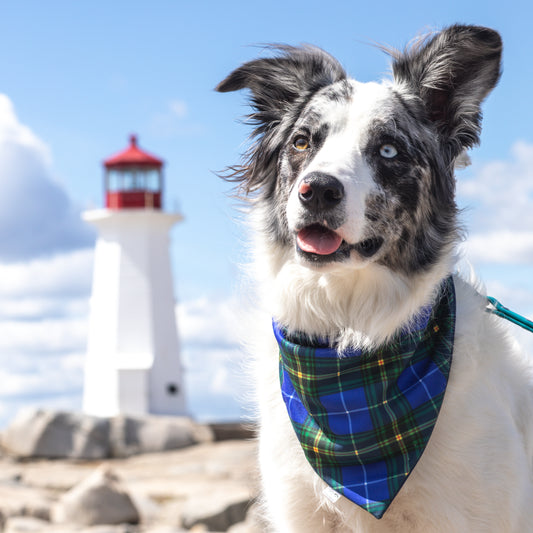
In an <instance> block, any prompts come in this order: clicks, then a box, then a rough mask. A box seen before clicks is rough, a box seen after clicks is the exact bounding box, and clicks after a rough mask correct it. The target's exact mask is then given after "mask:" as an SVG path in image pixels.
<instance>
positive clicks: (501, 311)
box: [487, 296, 533, 333]
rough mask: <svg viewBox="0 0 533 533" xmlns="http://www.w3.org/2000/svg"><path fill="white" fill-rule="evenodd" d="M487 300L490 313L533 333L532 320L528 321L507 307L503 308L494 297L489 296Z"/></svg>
mask: <svg viewBox="0 0 533 533" xmlns="http://www.w3.org/2000/svg"><path fill="white" fill-rule="evenodd" d="M487 300H488V302H489V303H488V305H487V311H488V312H489V313H492V314H494V315H496V316H499V317H501V318H505V320H508V321H509V322H512V323H513V324H516V325H517V326H520V327H521V328H524V329H526V330H527V331H529V332H531V333H533V322H532V321H531V320H528V319H527V318H525V317H523V316H522V315H519V314H518V313H515V312H514V311H511V310H510V309H507V307H505V306H503V305H502V304H501V303H500V302H499V301H498V300H496V298H493V297H492V296H487Z"/></svg>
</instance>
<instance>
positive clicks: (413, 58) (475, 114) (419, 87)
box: [392, 25, 502, 158]
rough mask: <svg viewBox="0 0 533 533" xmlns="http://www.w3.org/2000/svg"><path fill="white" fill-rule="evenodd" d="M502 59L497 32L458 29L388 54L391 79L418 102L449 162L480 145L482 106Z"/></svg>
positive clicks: (498, 75)
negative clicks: (439, 138)
mask: <svg viewBox="0 0 533 533" xmlns="http://www.w3.org/2000/svg"><path fill="white" fill-rule="evenodd" d="M501 55H502V41H501V38H500V35H499V34H498V33H497V32H496V31H494V30H491V29H489V28H483V27H478V26H460V25H455V26H450V27H449V28H446V29H444V30H443V31H441V32H440V33H438V34H436V35H434V36H432V37H430V38H429V39H425V40H422V41H421V42H419V43H417V44H415V45H413V46H411V48H409V49H407V50H406V51H405V52H403V53H393V56H394V62H393V65H392V67H393V74H394V78H395V81H396V82H397V83H400V84H407V85H408V86H409V89H410V90H411V91H414V92H415V93H416V94H418V95H419V96H420V97H421V98H422V100H423V102H424V105H425V106H426V110H427V113H428V116H429V118H430V120H431V121H433V122H434V123H435V125H436V127H437V130H438V132H439V134H440V135H441V136H442V141H443V142H444V143H445V144H446V145H447V147H448V149H449V150H450V156H451V157H452V158H455V157H456V156H457V155H458V154H459V153H461V152H462V151H463V150H464V149H465V148H470V147H472V146H473V145H475V144H477V143H478V142H479V134H480V132H481V102H482V101H483V100H484V98H485V97H486V96H487V95H488V94H489V92H490V91H491V90H492V89H493V88H494V87H495V85H496V84H497V83H498V80H499V77H500V72H501V71H500V68H501V67H500V64H501Z"/></svg>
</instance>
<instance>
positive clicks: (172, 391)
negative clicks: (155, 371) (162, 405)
mask: <svg viewBox="0 0 533 533" xmlns="http://www.w3.org/2000/svg"><path fill="white" fill-rule="evenodd" d="M178 390H179V389H178V386H177V385H176V384H175V383H169V384H168V385H167V393H168V394H169V395H170V396H175V395H176V394H178Z"/></svg>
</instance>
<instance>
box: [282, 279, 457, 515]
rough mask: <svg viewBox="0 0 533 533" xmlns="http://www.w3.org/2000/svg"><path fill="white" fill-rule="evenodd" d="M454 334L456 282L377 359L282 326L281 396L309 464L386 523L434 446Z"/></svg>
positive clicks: (382, 349) (446, 284) (381, 350)
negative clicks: (293, 333)
mask: <svg viewBox="0 0 533 533" xmlns="http://www.w3.org/2000/svg"><path fill="white" fill-rule="evenodd" d="M454 331H455V291H454V285H453V280H452V278H451V277H450V278H448V279H446V280H445V282H444V283H443V286H442V290H441V294H440V297H439V301H438V302H437V304H436V305H435V306H434V307H433V308H425V309H424V310H423V311H422V312H421V313H420V314H419V316H418V317H417V318H416V319H415V320H414V321H413V323H412V324H410V326H409V328H405V330H404V331H401V332H400V333H398V334H397V336H396V337H395V339H394V340H393V341H392V342H391V343H390V344H387V345H386V346H383V347H380V348H378V349H376V350H373V351H369V352H361V351H358V350H354V351H348V352H346V353H342V354H339V353H338V352H337V351H336V350H335V348H330V347H328V345H327V343H325V342H324V343H321V342H313V343H310V342H309V340H307V341H306V340H305V338H302V337H301V336H298V335H296V336H289V335H288V334H287V332H286V331H285V330H284V329H283V328H282V327H280V326H279V325H278V324H276V323H274V333H275V335H276V339H277V341H278V344H279V348H280V379H281V391H282V395H283V399H284V401H285V404H286V407H287V411H288V413H289V417H290V419H291V422H292V425H293V427H294V430H295V431H296V435H297V436H298V439H299V441H300V444H301V446H302V448H303V451H304V453H305V456H306V458H307V460H308V461H309V463H310V464H311V466H312V467H313V468H314V470H315V471H316V472H317V473H318V475H319V476H320V477H321V478H322V479H323V480H324V481H325V482H326V483H327V484H328V485H330V486H331V487H332V488H333V489H334V490H335V491H337V492H338V493H340V494H342V495H344V496H345V497H346V498H348V499H349V500H351V501H353V502H354V503H356V504H357V505H359V506H361V507H362V508H363V509H366V510H367V511H368V512H370V513H372V514H373V515H374V516H375V517H377V518H381V517H382V516H383V514H384V513H385V511H386V510H387V508H388V506H389V505H390V503H391V502H392V500H393V499H394V497H395V496H396V494H397V493H398V491H399V490H400V489H401V487H402V485H403V484H404V483H405V481H406V479H407V477H408V476H409V474H410V473H411V472H412V471H413V468H414V467H415V465H416V463H417V461H418V460H419V459H420V457H421V455H422V453H423V452H424V448H425V447H426V445H427V443H428V441H429V438H430V436H431V433H432V431H433V427H434V426H435V422H436V421H437V416H438V414H439V411H440V407H441V404H442V400H443V398H444V393H445V391H446V385H447V382H448V375H449V372H450V366H451V361H452V352H453V339H454ZM305 342H307V344H312V345H311V346H309V345H307V346H306V345H304V343H305Z"/></svg>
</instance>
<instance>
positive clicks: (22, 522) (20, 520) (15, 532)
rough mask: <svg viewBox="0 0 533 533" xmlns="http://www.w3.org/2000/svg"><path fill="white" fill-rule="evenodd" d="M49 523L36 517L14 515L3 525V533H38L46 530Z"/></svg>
mask: <svg viewBox="0 0 533 533" xmlns="http://www.w3.org/2000/svg"><path fill="white" fill-rule="evenodd" d="M49 525H50V524H49V523H48V522H46V521H44V520H39V519H38V518H28V517H22V516H16V517H13V518H9V519H8V520H7V522H6V524H5V527H4V530H3V531H4V533H40V532H42V531H46V529H48V527H49Z"/></svg>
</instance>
